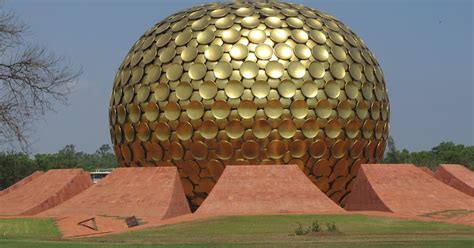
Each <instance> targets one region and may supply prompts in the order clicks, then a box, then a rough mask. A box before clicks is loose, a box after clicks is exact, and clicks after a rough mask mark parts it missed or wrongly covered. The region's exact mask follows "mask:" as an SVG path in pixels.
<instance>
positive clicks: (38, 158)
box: [0, 145, 117, 190]
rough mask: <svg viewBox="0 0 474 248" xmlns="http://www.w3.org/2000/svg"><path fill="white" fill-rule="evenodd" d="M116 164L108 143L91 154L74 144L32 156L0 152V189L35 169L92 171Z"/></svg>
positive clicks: (112, 166)
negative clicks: (77, 148) (81, 150)
mask: <svg viewBox="0 0 474 248" xmlns="http://www.w3.org/2000/svg"><path fill="white" fill-rule="evenodd" d="M116 166H117V161H116V160H115V156H114V154H113V152H112V149H111V148H110V146H109V145H102V146H101V147H100V148H99V149H98V150H97V151H96V152H95V153H91V154H89V153H84V152H78V151H76V148H75V146H74V145H67V146H65V147H64V148H63V149H61V150H60V151H59V152H57V153H52V154H36V155H35V156H34V157H33V158H30V157H29V156H28V155H27V154H25V153H5V152H0V190H2V189H4V188H6V187H8V186H10V185H12V184H14V183H15V182H17V181H19V180H21V179H22V178H24V177H26V176H28V175H30V174H31V173H33V172H34V171H37V170H42V171H47V170H50V169H65V168H83V169H85V170H88V171H93V170H96V169H100V168H114V167H116Z"/></svg>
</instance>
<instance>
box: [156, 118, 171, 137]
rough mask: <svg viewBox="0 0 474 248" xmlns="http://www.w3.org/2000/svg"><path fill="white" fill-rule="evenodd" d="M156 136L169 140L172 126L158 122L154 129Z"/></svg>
mask: <svg viewBox="0 0 474 248" xmlns="http://www.w3.org/2000/svg"><path fill="white" fill-rule="evenodd" d="M154 135H155V137H156V138H157V139H158V140H160V141H165V140H168V139H169V137H170V128H169V126H168V124H166V123H164V122H158V123H157V124H156V126H155V129H154Z"/></svg>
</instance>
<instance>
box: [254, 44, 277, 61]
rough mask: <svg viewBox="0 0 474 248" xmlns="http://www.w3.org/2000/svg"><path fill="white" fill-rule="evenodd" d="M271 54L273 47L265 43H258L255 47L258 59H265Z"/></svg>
mask: <svg viewBox="0 0 474 248" xmlns="http://www.w3.org/2000/svg"><path fill="white" fill-rule="evenodd" d="M272 55H273V48H272V47H271V46H269V45H267V44H260V45H258V46H257V47H256V48H255V56H257V58H259V59H263V60H267V59H270V58H271V57H272Z"/></svg>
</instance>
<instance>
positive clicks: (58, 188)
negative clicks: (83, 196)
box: [0, 169, 92, 215]
mask: <svg viewBox="0 0 474 248" xmlns="http://www.w3.org/2000/svg"><path fill="white" fill-rule="evenodd" d="M91 185H92V180H91V177H90V175H89V173H87V172H85V171H83V170H82V169H61V170H49V171H48V172H46V173H44V174H42V175H40V176H38V177H37V178H35V179H33V180H32V181H31V182H29V183H26V184H24V185H23V186H21V187H19V188H17V189H15V190H13V191H11V192H10V193H8V194H5V195H3V196H1V197H0V215H34V214H37V213H40V212H42V211H45V210H47V209H49V208H52V207H54V206H57V205H59V204H61V203H63V202H64V201H66V200H69V199H70V198H72V197H73V196H75V195H77V194H79V193H80V192H82V191H83V190H85V189H86V188H88V187H90V186H91Z"/></svg>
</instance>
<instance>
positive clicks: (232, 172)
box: [196, 165, 344, 215]
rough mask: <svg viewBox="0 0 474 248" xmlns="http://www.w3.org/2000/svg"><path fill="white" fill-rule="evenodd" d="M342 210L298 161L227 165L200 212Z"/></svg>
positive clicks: (244, 212)
mask: <svg viewBox="0 0 474 248" xmlns="http://www.w3.org/2000/svg"><path fill="white" fill-rule="evenodd" d="M325 212H333V213H341V212H344V210H343V209H341V208H340V207H339V206H338V205H337V204H336V203H334V202H333V201H332V200H331V199H329V198H328V197H327V196H326V195H325V194H324V193H322V192H321V191H320V190H319V189H318V188H317V187H316V186H315V185H314V184H313V183H312V182H311V181H310V180H309V179H308V178H307V177H306V176H305V175H304V174H303V172H302V171H301V170H300V169H299V168H298V166H296V165H245V166H227V167H226V168H225V170H224V172H223V174H222V176H221V177H220V179H219V181H217V183H216V185H215V186H214V188H213V189H212V191H211V192H210V194H209V196H208V197H207V198H206V200H204V202H203V203H202V205H201V206H200V207H199V208H198V210H197V212H196V213H197V214H210V215H225V214H266V213H325Z"/></svg>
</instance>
